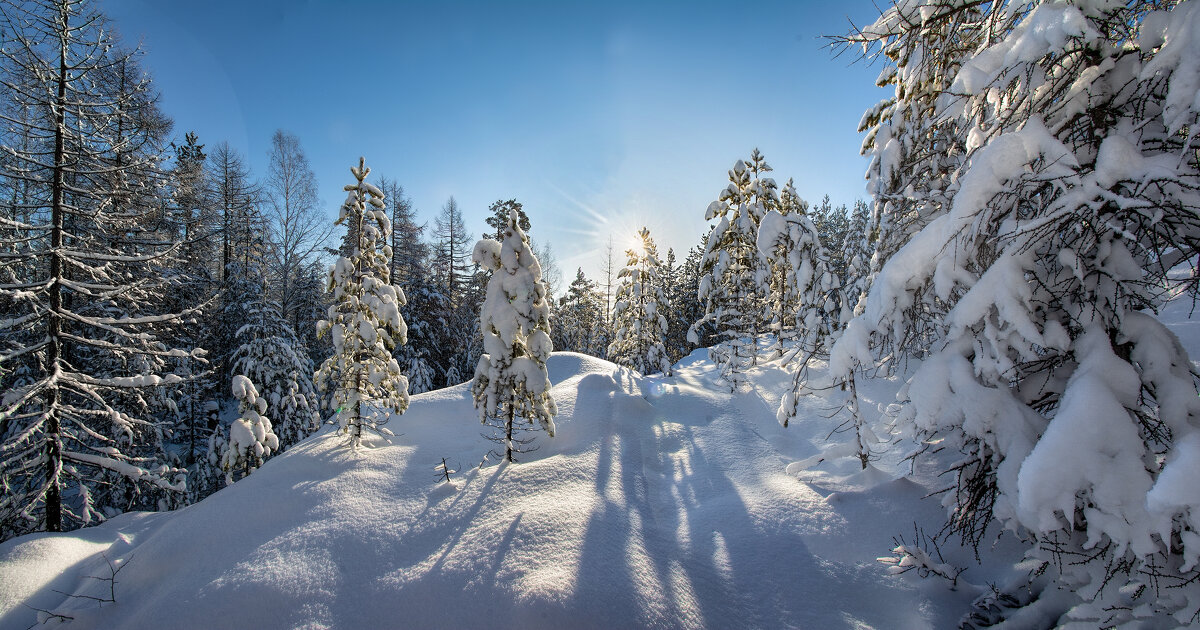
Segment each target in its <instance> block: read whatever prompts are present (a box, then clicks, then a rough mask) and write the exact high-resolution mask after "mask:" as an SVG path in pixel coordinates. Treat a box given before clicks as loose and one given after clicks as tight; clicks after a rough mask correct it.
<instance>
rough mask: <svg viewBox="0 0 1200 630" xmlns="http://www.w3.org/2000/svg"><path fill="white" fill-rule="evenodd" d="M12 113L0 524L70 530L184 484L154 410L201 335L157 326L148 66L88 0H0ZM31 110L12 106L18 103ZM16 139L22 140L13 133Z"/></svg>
mask: <svg viewBox="0 0 1200 630" xmlns="http://www.w3.org/2000/svg"><path fill="white" fill-rule="evenodd" d="M0 17H2V18H3V25H4V26H3V35H0V37H2V38H3V39H2V40H0V41H2V42H3V43H2V44H0V45H2V48H0V57H3V58H4V63H2V64H0V67H2V72H3V74H2V75H0V85H3V92H4V94H5V99H4V100H5V104H4V107H5V109H4V112H3V113H2V114H0V116H2V117H3V118H4V120H5V126H6V127H7V128H8V129H7V130H6V133H5V135H4V143H5V144H4V147H3V151H0V152H2V153H3V154H5V155H6V159H5V161H4V166H5V168H7V169H9V172H8V175H9V176H10V177H15V178H17V179H19V180H20V181H21V182H22V201H23V203H22V206H21V208H20V209H19V212H18V213H17V218H15V219H14V218H11V217H7V216H5V217H0V223H3V225H4V226H5V227H6V228H8V229H9V230H12V231H13V232H10V233H12V234H19V237H20V239H21V247H20V248H19V249H12V250H9V252H8V253H9V254H10V255H7V256H6V257H5V258H4V259H3V260H0V267H2V268H4V269H5V270H7V271H8V272H11V273H12V276H10V277H9V279H8V280H12V281H6V282H5V284H4V285H3V286H0V296H2V303H4V304H5V313H4V317H3V318H0V373H18V374H21V378H20V380H18V381H16V382H15V383H13V384H11V385H10V384H9V383H5V389H4V391H3V395H2V396H0V437H2V439H3V444H2V445H0V481H2V483H3V487H4V492H3V493H0V536H3V537H8V536H10V535H13V534H20V533H24V532H27V531H32V530H36V529H44V530H47V531H60V530H62V529H63V528H64V527H71V526H77V525H85V524H89V523H92V522H94V521H95V520H97V519H100V520H103V519H104V518H105V517H106V516H108V515H110V514H113V513H116V512H119V511H123V510H126V509H130V508H147V507H155V506H156V505H157V504H158V503H157V501H155V500H153V498H152V497H153V496H154V495H155V494H156V491H155V489H157V490H158V491H159V492H162V493H163V496H165V495H166V494H170V493H175V492H177V491H182V490H183V487H184V479H183V474H182V472H181V471H176V470H174V469H171V468H169V467H168V466H167V465H166V464H164V463H163V462H164V460H165V456H164V455H163V452H162V451H163V437H164V436H163V433H162V431H161V428H162V427H160V426H159V425H158V424H156V423H155V422H154V420H153V418H154V415H153V413H154V412H157V411H159V410H162V409H165V408H166V407H165V404H166V401H165V400H164V399H163V398H162V397H160V396H158V395H157V394H156V393H155V391H154V390H155V388H156V387H157V386H160V385H165V384H171V383H178V382H179V380H180V379H179V377H178V376H175V375H168V376H166V377H163V376H160V372H159V370H162V369H163V368H164V367H165V366H166V363H167V361H168V360H170V359H184V358H187V357H189V356H191V355H192V353H191V352H190V351H189V350H185V349H171V348H168V347H165V346H164V344H162V343H161V342H160V341H159V340H158V339H156V333H158V332H160V331H161V330H163V328H164V327H166V326H168V325H170V324H171V323H172V322H177V321H178V320H179V319H180V315H178V314H170V313H165V312H163V311H162V310H160V309H159V306H160V305H161V304H160V302H161V300H160V298H161V296H162V290H161V288H162V285H163V283H164V282H170V280H171V274H170V273H165V274H164V269H165V266H164V264H163V263H164V262H165V261H167V260H169V256H170V255H171V254H172V252H173V251H174V248H173V247H172V244H171V243H169V242H164V240H165V239H164V236H165V234H166V230H165V229H161V228H162V225H161V222H160V221H159V219H160V218H161V216H162V212H161V209H162V207H163V205H164V203H163V200H162V197H161V196H160V195H159V194H158V193H159V191H160V190H161V187H160V185H159V184H160V183H161V181H162V171H161V168H160V163H161V156H162V148H163V147H162V137H163V136H164V135H165V131H166V129H167V128H169V124H170V123H169V121H168V120H166V119H165V118H163V117H162V116H161V114H160V113H159V112H158V111H157V109H156V105H155V102H154V99H153V97H152V94H153V92H152V90H151V86H150V81H149V79H148V78H146V76H145V75H144V74H143V73H142V72H141V71H139V70H137V66H136V63H134V62H133V61H132V60H131V53H127V52H123V51H122V49H121V48H120V46H119V44H118V43H117V42H115V41H114V40H113V39H112V35H111V31H110V30H109V28H108V26H107V24H106V22H105V20H104V18H103V16H101V15H99V14H98V13H96V12H94V11H93V10H91V9H90V8H88V7H87V6H85V5H84V3H83V2H75V1H59V2H29V3H21V4H17V5H12V4H6V5H3V6H2V7H0ZM18 111H19V112H22V113H21V114H20V115H13V114H14V113H16V112H18ZM10 140H15V142H12V143H11V144H10Z"/></svg>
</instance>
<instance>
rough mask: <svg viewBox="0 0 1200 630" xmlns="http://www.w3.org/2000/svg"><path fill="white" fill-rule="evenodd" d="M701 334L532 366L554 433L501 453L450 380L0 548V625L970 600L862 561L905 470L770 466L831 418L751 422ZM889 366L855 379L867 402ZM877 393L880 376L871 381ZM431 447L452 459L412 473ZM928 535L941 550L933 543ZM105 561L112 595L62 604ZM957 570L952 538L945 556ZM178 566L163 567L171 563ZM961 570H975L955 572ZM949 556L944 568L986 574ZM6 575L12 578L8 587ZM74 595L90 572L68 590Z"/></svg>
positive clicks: (920, 621)
mask: <svg viewBox="0 0 1200 630" xmlns="http://www.w3.org/2000/svg"><path fill="white" fill-rule="evenodd" d="M705 357H706V352H705V351H703V350H701V351H697V352H695V353H693V354H692V355H691V356H689V357H687V358H685V359H684V360H683V361H681V362H680V363H679V364H678V365H677V366H676V368H675V369H676V370H677V373H676V376H675V377H671V378H655V377H640V376H638V375H637V374H636V373H634V372H632V371H630V370H627V369H623V368H619V367H617V366H615V365H613V364H611V363H608V362H605V361H601V360H598V359H594V358H591V357H588V356H585V355H579V354H571V353H555V354H554V355H552V356H551V357H550V360H549V361H548V364H547V368H548V374H549V376H550V379H551V382H552V383H553V390H552V394H553V397H554V399H555V400H556V401H557V403H558V409H559V415H558V417H557V419H556V423H557V425H558V432H557V436H556V437H554V438H553V439H547V438H545V437H544V436H539V437H538V442H537V446H538V447H539V449H538V450H537V451H534V452H532V453H529V454H527V461H525V462H523V463H520V464H516V465H509V464H500V465H496V464H490V463H489V464H487V465H485V466H484V467H483V468H477V464H478V463H479V461H480V459H481V458H482V457H483V454H484V453H485V452H486V451H487V450H488V449H489V448H491V447H492V444H491V443H490V442H488V441H487V440H486V439H484V438H483V437H482V436H481V435H480V427H479V425H478V423H477V421H476V420H475V417H476V416H475V414H474V413H473V410H472V403H471V395H470V390H469V386H468V385H465V384H464V385H459V386H456V387H451V388H447V389H443V390H438V391H434V392H429V393H425V394H420V395H416V396H413V398H412V401H411V405H410V407H409V408H408V410H407V412H406V413H405V414H404V416H403V417H397V418H394V419H393V422H392V426H394V427H396V428H397V431H396V432H397V433H398V434H400V436H399V437H397V438H395V439H393V440H392V443H391V444H390V445H384V446H380V447H378V448H374V449H368V450H361V449H360V450H358V451H353V450H350V449H348V448H347V447H346V446H345V442H344V440H342V439H339V438H338V437H337V436H335V435H334V434H333V432H332V431H329V430H327V431H324V432H321V433H319V434H317V435H315V436H313V437H311V438H309V439H308V440H306V441H304V442H301V443H300V444H298V445H296V446H295V447H293V448H291V449H289V450H288V451H286V452H284V453H282V454H280V455H278V456H276V457H274V458H272V459H271V460H269V461H267V462H266V463H265V464H264V465H263V466H262V467H261V468H259V469H258V470H256V471H255V472H254V473H253V474H251V475H249V476H248V477H246V478H245V479H243V480H240V481H238V482H237V483H235V484H234V485H232V486H230V487H228V488H226V489H224V490H221V491H219V492H217V493H216V494H214V495H212V496H211V497H209V498H207V499H205V500H204V501H201V502H200V503H198V504H195V505H193V506H190V507H188V508H186V509H184V510H180V511H178V512H173V513H163V514H152V515H151V514H132V515H125V516H122V517H119V518H115V519H112V520H110V521H109V522H107V523H105V524H102V525H99V526H97V527H93V528H88V529H84V530H80V531H77V532H73V533H69V534H36V535H30V536H25V537H22V538H18V539H15V540H11V541H8V542H6V543H4V544H3V545H0V584H2V585H4V588H0V593H3V595H0V627H4V628H9V627H14V628H17V627H19V628H25V627H28V626H29V625H30V624H32V623H34V621H36V613H35V612H34V611H33V610H31V609H30V608H27V607H25V606H23V605H22V603H26V602H28V603H30V604H31V605H33V606H35V607H37V608H43V609H46V610H54V611H56V612H61V613H63V614H69V615H71V616H74V617H75V621H74V623H75V625H76V626H78V627H81V628H114V629H116V628H138V627H158V626H161V625H162V623H163V620H167V619H169V620H171V625H172V627H176V628H209V627H212V625H213V620H215V619H225V620H230V619H236V620H237V625H241V626H244V627H258V628H300V627H304V628H330V627H341V628H350V627H393V626H394V625H395V624H396V622H397V620H398V619H403V620H404V623H405V624H406V625H408V626H410V627H480V626H484V625H487V626H489V627H535V628H538V627H573V628H588V627H597V628H600V627H604V628H613V627H647V626H653V627H681V628H686V627H821V628H848V627H857V628H935V627H945V626H946V625H948V624H951V623H952V622H953V621H954V620H956V619H957V617H958V615H959V614H960V613H961V611H962V610H964V609H965V606H966V605H967V604H968V603H969V601H970V600H971V599H972V598H973V597H974V596H975V595H977V594H978V592H976V591H973V590H971V587H970V586H960V588H959V590H958V591H950V590H948V589H947V588H946V587H945V586H942V585H939V584H934V583H924V582H921V581H919V580H915V579H911V580H910V579H907V577H899V578H896V577H891V576H889V574H888V567H887V566H885V565H883V564H881V563H879V562H877V561H876V557H878V556H880V555H881V554H882V553H886V551H887V550H888V549H891V548H893V547H894V546H895V543H894V542H893V541H892V536H894V535H897V534H899V533H903V530H907V529H908V528H909V527H910V526H911V524H912V523H913V522H914V521H920V522H922V523H928V524H929V525H930V527H933V526H935V524H936V523H937V522H938V519H939V518H940V515H941V508H940V507H939V506H938V505H937V504H936V502H935V501H922V500H920V497H921V496H923V495H925V494H927V493H928V492H929V490H930V489H931V487H932V486H931V485H930V484H931V483H932V479H931V478H929V479H910V478H906V477H903V476H902V472H903V471H905V470H907V466H905V465H901V464H900V463H899V462H890V463H887V466H888V467H887V468H886V469H879V470H876V469H872V470H871V471H869V473H870V474H863V473H860V472H858V471H857V470H856V469H857V468H858V466H857V462H853V466H852V467H849V468H847V467H842V462H829V463H828V465H827V466H824V467H821V468H825V469H823V470H822V469H818V468H810V469H804V470H796V471H795V472H794V473H788V472H787V470H786V469H787V467H788V464H789V463H790V462H793V461H798V460H801V459H804V458H808V457H810V456H812V455H813V454H815V453H816V452H818V450H819V449H820V447H822V446H824V444H825V441H824V440H825V435H826V434H827V433H828V432H829V430H830V429H831V428H832V427H831V425H830V422H832V421H830V420H826V419H825V418H823V417H822V414H821V413H820V411H821V409H820V408H819V405H818V404H817V403H815V402H813V401H811V400H810V399H805V400H804V401H802V403H801V404H802V405H805V406H807V407H806V408H805V414H804V415H803V416H802V417H801V418H798V419H797V421H795V422H794V423H793V426H792V428H790V429H784V428H782V427H780V426H779V425H778V424H777V423H776V422H775V418H774V413H773V410H774V409H775V408H776V406H777V403H778V399H777V396H778V394H777V393H776V392H780V391H782V389H783V388H784V385H785V383H786V382H787V381H788V379H789V376H788V374H787V372H786V370H784V369H782V368H779V367H773V366H770V365H768V366H765V367H760V368H756V369H754V370H753V371H751V373H750V374H749V377H750V379H751V383H752V384H753V385H754V388H753V390H752V391H751V392H750V393H745V392H743V393H739V394H732V395H731V394H729V393H727V391H726V390H724V388H717V387H714V385H713V383H714V382H715V381H716V379H717V374H716V373H715V371H714V367H713V365H712V364H711V363H710V362H709V361H708V360H707V358H705ZM895 385H896V383H895V382H888V383H885V384H884V386H883V387H882V388H881V389H879V390H877V391H872V392H870V393H869V396H870V398H871V400H874V401H886V400H889V399H890V397H891V396H892V395H893V392H894V388H895ZM889 388H891V389H889ZM443 457H445V458H446V460H447V462H448V463H449V465H450V467H451V468H454V469H458V470H461V471H465V472H461V473H456V474H455V475H454V476H453V478H452V481H451V483H450V484H447V483H446V482H445V481H443V480H440V479H438V478H436V477H435V474H434V472H432V471H433V469H434V466H436V465H440V463H441V459H442V458H443ZM944 551H949V550H944ZM101 554H106V555H107V558H108V559H111V560H114V561H116V560H123V561H125V562H126V565H125V567H124V568H123V569H122V573H121V575H120V580H119V584H118V585H117V592H116V596H117V602H118V603H117V604H116V605H105V606H104V607H102V608H101V607H98V606H97V605H96V602H94V601H92V600H85V599H79V598H68V597H65V596H63V595H59V594H56V593H54V592H53V589H57V590H61V591H64V592H67V593H84V594H91V593H93V591H94V590H95V589H98V588H101V587H103V586H104V585H103V584H97V581H96V580H90V579H86V578H85V577H84V576H87V575H97V576H102V575H107V572H108V568H107V564H106V561H105V559H104V558H103V557H102V556H101ZM947 556H948V557H947V559H946V562H949V563H954V564H957V565H958V566H967V565H968V564H970V563H969V557H970V553H969V551H966V550H961V549H959V550H957V551H956V552H954V553H947ZM184 568H186V569H184ZM973 574H975V575H973ZM992 577H993V576H991V575H990V574H989V573H988V572H987V571H985V570H984V569H983V568H980V567H976V566H974V565H971V568H970V569H969V570H968V571H967V572H966V573H965V574H964V578H963V579H973V580H975V582H976V583H979V584H982V583H984V580H985V578H986V579H992ZM8 585H19V586H13V587H10V586H8ZM89 589H91V590H89Z"/></svg>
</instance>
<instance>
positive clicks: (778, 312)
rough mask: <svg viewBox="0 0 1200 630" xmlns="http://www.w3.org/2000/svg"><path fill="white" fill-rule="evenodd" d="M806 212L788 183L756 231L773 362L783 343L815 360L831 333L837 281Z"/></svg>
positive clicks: (779, 355)
mask: <svg viewBox="0 0 1200 630" xmlns="http://www.w3.org/2000/svg"><path fill="white" fill-rule="evenodd" d="M806 206H807V204H806V203H804V202H803V200H801V199H800V197H799V195H797V194H796V189H795V188H794V187H793V186H792V182H791V180H788V183H787V184H786V185H784V187H783V192H782V194H781V195H780V204H779V210H771V211H770V212H767V214H766V216H764V217H763V219H762V222H761V223H760V225H759V227H758V251H759V253H760V254H761V255H762V257H763V259H764V260H765V261H766V263H767V265H768V267H769V270H770V274H771V277H770V280H769V288H770V298H769V301H768V312H769V313H770V316H771V319H770V327H771V330H772V331H773V332H774V333H775V339H776V345H775V350H774V352H773V354H774V356H775V358H781V357H783V356H784V342H785V341H787V342H797V345H798V347H799V353H800V354H802V355H805V356H812V355H815V354H819V353H821V351H822V349H823V348H822V345H823V343H824V341H825V339H827V338H828V336H829V334H830V332H831V329H832V327H831V326H830V321H829V319H830V318H829V315H830V310H831V307H830V305H831V304H834V303H835V302H834V300H833V299H831V298H832V295H833V291H834V289H835V288H836V286H837V278H836V276H835V275H834V274H833V273H832V272H831V271H830V270H829V255H828V253H827V252H826V251H825V248H824V247H822V245H821V240H820V237H819V236H818V234H817V228H816V226H814V225H813V222H812V220H811V219H809V217H808V215H807V213H806V212H805V210H804V208H805V207H806Z"/></svg>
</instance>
